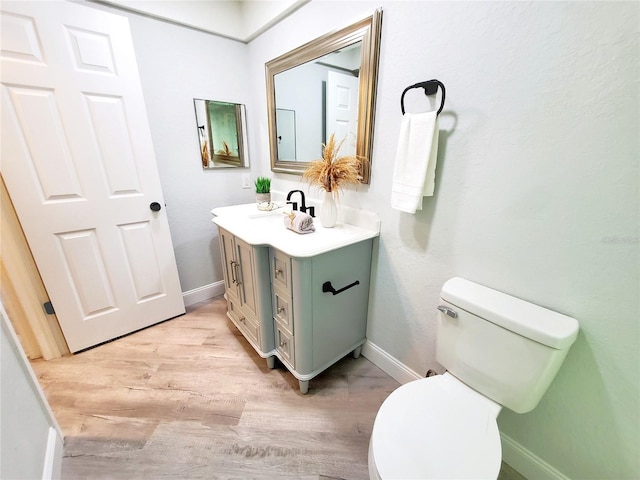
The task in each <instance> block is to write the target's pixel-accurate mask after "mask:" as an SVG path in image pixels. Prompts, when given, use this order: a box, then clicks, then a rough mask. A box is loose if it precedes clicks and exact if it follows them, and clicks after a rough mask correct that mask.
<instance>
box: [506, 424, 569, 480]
mask: <svg viewBox="0 0 640 480" xmlns="http://www.w3.org/2000/svg"><path fill="white" fill-rule="evenodd" d="M500 440H501V441H502V460H503V461H504V462H505V463H507V464H509V466H511V467H513V469H514V470H517V472H518V473H519V474H520V475H522V476H523V477H525V478H531V479H534V478H535V479H536V480H569V477H567V476H566V475H564V474H563V473H561V472H559V471H558V470H556V469H555V468H553V467H552V466H551V465H549V464H548V463H547V462H545V461H544V460H542V459H541V458H540V457H538V456H536V455H534V454H533V453H531V452H530V451H529V450H527V449H526V448H524V447H523V446H522V445H520V444H519V443H517V442H516V441H514V440H513V439H512V438H510V437H508V436H507V435H505V434H503V433H501V434H500Z"/></svg>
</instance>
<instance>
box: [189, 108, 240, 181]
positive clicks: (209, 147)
mask: <svg viewBox="0 0 640 480" xmlns="http://www.w3.org/2000/svg"><path fill="white" fill-rule="evenodd" d="M193 105H194V107H195V111H196V125H197V127H198V139H199V140H200V159H201V162H202V168H205V169H210V168H230V167H247V166H248V163H249V160H248V156H247V152H246V141H245V138H244V132H245V131H246V127H245V125H246V119H245V110H244V105H241V104H238V103H228V102H218V101H214V100H201V99H199V98H194V99H193Z"/></svg>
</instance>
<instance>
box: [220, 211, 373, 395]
mask: <svg viewBox="0 0 640 480" xmlns="http://www.w3.org/2000/svg"><path fill="white" fill-rule="evenodd" d="M211 213H212V214H213V215H214V218H213V222H214V223H215V224H216V225H217V226H218V231H219V238H220V250H221V253H222V261H223V264H224V268H223V270H224V280H225V294H226V298H227V304H228V313H227V316H228V317H229V318H230V319H231V321H232V322H233V323H234V324H235V325H236V326H237V327H238V329H239V330H240V332H241V333H242V334H243V335H244V336H245V337H246V339H247V341H248V342H249V343H250V344H251V345H252V346H253V347H254V348H255V350H256V351H257V352H258V354H259V355H260V356H262V357H263V358H266V359H267V364H268V365H269V367H271V368H273V366H274V363H275V358H276V357H277V358H278V359H280V361H281V362H282V364H283V365H284V366H285V367H286V368H287V369H288V370H289V371H290V372H291V373H292V374H293V376H294V377H296V378H297V379H298V382H299V384H300V391H301V392H302V393H307V391H308V389H309V381H310V380H311V379H312V378H314V377H315V376H316V375H318V374H320V373H321V372H322V371H324V370H325V369H327V368H328V367H330V366H331V365H333V364H334V363H336V362H337V361H338V360H340V359H341V358H343V357H344V356H346V355H348V354H350V353H353V355H354V357H358V356H359V355H360V351H361V348H362V345H363V344H364V342H365V341H366V329H367V311H368V303H369V281H370V275H371V256H372V249H373V244H374V239H375V237H377V236H378V235H379V234H380V220H379V219H378V217H377V215H375V214H374V213H371V212H365V211H361V210H353V209H349V208H348V207H341V210H340V215H342V217H343V218H342V220H341V219H340V215H339V221H338V223H337V224H336V226H335V227H334V228H323V227H322V226H320V225H318V224H316V231H315V232H314V233H312V234H309V235H299V234H297V233H294V232H292V231H291V230H288V229H287V228H285V227H284V224H283V219H282V218H283V217H282V214H281V213H280V212H279V211H278V212H273V213H264V212H259V211H258V210H257V209H256V206H255V204H247V205H234V206H229V207H219V208H215V209H213V210H212V211H211Z"/></svg>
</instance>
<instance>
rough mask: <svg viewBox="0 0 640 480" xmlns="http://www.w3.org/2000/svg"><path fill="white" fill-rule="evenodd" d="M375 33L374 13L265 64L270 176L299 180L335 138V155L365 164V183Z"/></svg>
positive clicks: (365, 178) (377, 18)
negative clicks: (360, 159) (339, 144)
mask: <svg viewBox="0 0 640 480" xmlns="http://www.w3.org/2000/svg"><path fill="white" fill-rule="evenodd" d="M381 28H382V10H381V9H378V10H376V11H375V12H374V14H373V15H371V16H370V17H367V18H365V19H363V20H361V21H359V22H356V23H354V24H353V25H350V26H348V27H346V28H343V29H341V30H338V31H335V32H332V33H328V34H326V35H324V36H322V37H319V38H317V39H315V40H312V41H311V42H308V43H306V44H304V45H302V46H300V47H298V48H296V49H294V50H292V51H290V52H288V53H285V54H284V55H281V56H279V57H277V58H274V59H273V60H271V61H269V62H267V64H266V66H265V67H266V76H267V110H268V121H269V147H270V154H271V170H272V171H273V172H282V173H291V174H298V175H301V174H302V173H303V172H304V171H305V170H306V168H307V166H308V165H309V162H311V161H312V160H315V159H318V158H320V156H321V153H322V144H324V143H326V141H327V140H328V138H329V136H330V135H331V134H332V133H335V139H336V142H340V141H342V140H343V139H344V143H343V145H342V148H341V150H340V154H341V155H348V154H356V155H358V156H360V157H363V158H365V159H366V161H365V162H364V167H363V172H362V183H369V181H370V178H371V152H372V147H373V124H374V115H375V102H376V87H377V83H378V61H379V57H380V33H381ZM289 112H293V113H289ZM284 114H286V115H284ZM284 119H291V120H289V121H283V120H284ZM292 122H293V123H292Z"/></svg>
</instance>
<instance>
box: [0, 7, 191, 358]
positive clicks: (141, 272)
mask: <svg viewBox="0 0 640 480" xmlns="http://www.w3.org/2000/svg"><path fill="white" fill-rule="evenodd" d="M1 20H2V25H1V29H0V32H1V35H2V38H1V42H0V44H1V45H2V52H1V54H0V61H1V65H0V78H1V82H2V86H1V91H0V97H1V99H0V100H1V107H2V108H1V110H2V147H1V154H2V165H1V168H2V175H3V177H4V179H5V182H6V185H7V189H8V191H9V194H10V196H11V199H12V201H13V203H14V206H15V209H16V212H17V214H18V217H19V219H20V223H21V224H22V227H23V229H24V232H25V235H26V237H27V240H28V242H29V245H30V247H31V250H32V252H33V256H34V259H35V260H36V264H37V265H38V269H39V270H40V273H41V276H42V279H43V281H44V284H45V286H46V288H47V291H48V293H49V296H50V298H51V300H52V303H53V304H54V307H55V309H56V314H57V316H58V319H59V322H60V326H61V328H62V330H63V332H64V335H65V339H66V340H67V343H68V344H69V348H70V349H71V350H72V351H78V350H81V349H83V348H86V347H89V346H92V345H95V344H97V343H101V342H104V341H106V340H109V339H111V338H114V337H117V336H120V335H124V334H126V333H129V332H132V331H134V330H137V329H140V328H143V327H146V326H148V325H151V324H153V323H156V322H159V321H162V320H165V319H167V318H170V317H173V316H176V315H180V314H182V313H184V303H183V300H182V292H181V288H180V283H179V280H178V274H177V269H176V264H175V256H174V253H173V246H172V243H171V238H170V235H169V228H168V222H167V217H166V213H165V210H164V209H162V210H160V211H159V212H152V211H151V210H150V209H149V205H150V203H151V202H158V203H159V204H160V205H164V200H163V197H162V191H161V188H160V180H159V177H158V172H157V167H156V163H155V154H154V152H153V146H152V143H151V133H150V131H149V125H148V120H147V116H146V109H145V105H144V99H143V96H142V88H141V85H140V80H139V77H138V70H137V65H136V60H135V54H134V51H133V43H132V40H131V35H130V33H129V25H128V22H127V20H126V18H123V17H120V16H117V15H113V14H110V13H107V12H102V11H99V10H95V9H92V8H89V7H86V6H83V5H78V4H74V3H70V2H6V1H5V2H2V15H1Z"/></svg>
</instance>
